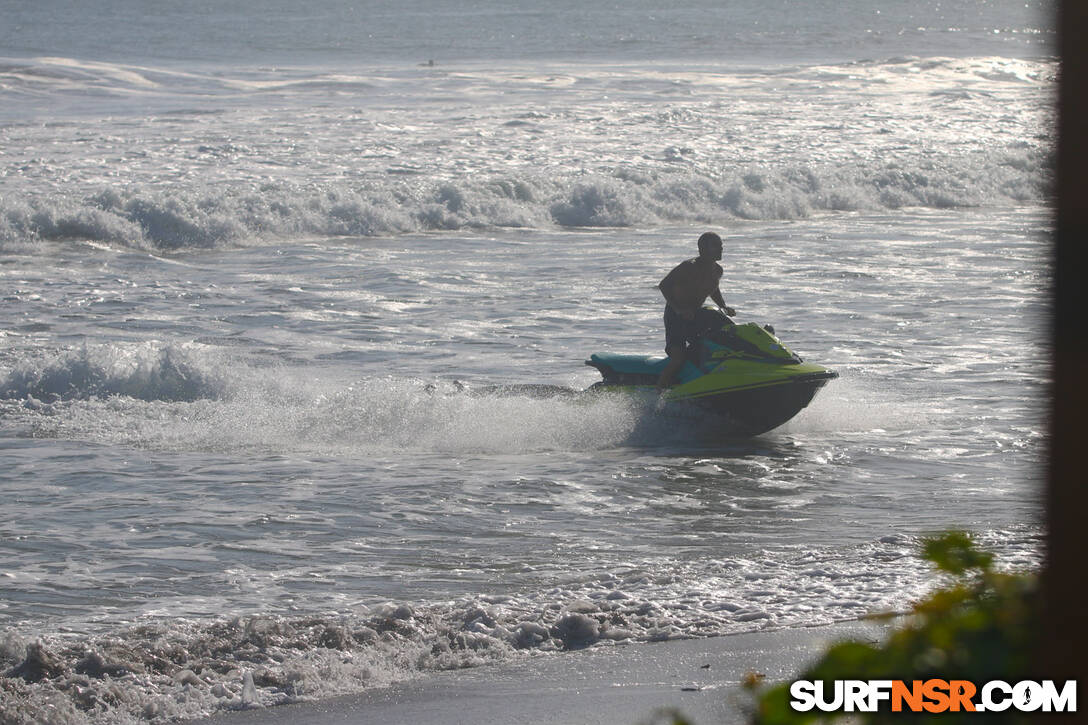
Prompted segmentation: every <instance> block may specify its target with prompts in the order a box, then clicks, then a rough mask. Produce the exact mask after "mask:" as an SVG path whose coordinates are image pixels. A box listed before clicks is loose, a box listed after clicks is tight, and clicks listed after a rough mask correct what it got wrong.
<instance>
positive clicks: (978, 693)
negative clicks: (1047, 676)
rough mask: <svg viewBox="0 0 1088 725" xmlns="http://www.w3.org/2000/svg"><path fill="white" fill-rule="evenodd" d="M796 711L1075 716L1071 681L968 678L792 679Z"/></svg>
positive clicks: (1072, 681)
mask: <svg viewBox="0 0 1088 725" xmlns="http://www.w3.org/2000/svg"><path fill="white" fill-rule="evenodd" d="M790 697H792V698H793V699H792V700H790V706H791V707H792V708H793V709H794V710H796V711H797V712H809V711H810V710H812V709H813V708H816V709H818V710H821V711H823V712H836V711H844V712H877V711H879V710H885V709H887V710H890V711H891V712H929V713H938V712H980V713H981V712H1004V711H1005V710H1008V709H1009V708H1013V709H1015V710H1019V711H1020V712H1076V711H1077V683H1076V681H1075V680H1067V681H1065V682H1064V683H1062V684H1060V685H1059V684H1058V683H1055V682H1054V681H1053V680H1042V681H1041V682H1034V681H1031V680H1024V681H1022V682H1015V683H1009V682H1003V681H1001V680H991V681H990V682H987V683H985V684H983V685H981V686H979V685H976V684H975V683H973V682H970V681H968V680H937V679H932V680H911V681H905V680H834V681H833V682H824V681H822V680H816V681H812V680H798V681H796V682H794V683H793V684H791V685H790Z"/></svg>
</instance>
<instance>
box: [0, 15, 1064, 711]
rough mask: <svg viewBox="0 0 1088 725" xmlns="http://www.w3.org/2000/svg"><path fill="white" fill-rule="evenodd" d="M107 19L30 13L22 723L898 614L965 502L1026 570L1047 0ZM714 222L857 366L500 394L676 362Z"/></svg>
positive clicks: (740, 259)
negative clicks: (624, 394) (777, 415)
mask: <svg viewBox="0 0 1088 725" xmlns="http://www.w3.org/2000/svg"><path fill="white" fill-rule="evenodd" d="M100 5H101V6H102V7H99V8H97V9H95V10H91V9H80V8H70V7H68V6H67V5H66V4H64V3H59V2H43V3H37V4H35V6H34V7H23V6H22V4H17V3H5V4H4V10H3V12H4V17H5V23H4V25H3V27H2V28H0V298H2V299H3V305H2V306H0V341H2V344H0V450H2V451H3V455H2V461H3V466H2V467H0V495H2V499H0V501H2V502H0V721H2V722H5V723H6V722H12V723H20V722H32V721H36V720H38V721H40V720H46V721H49V722H71V723H87V722H142V721H166V720H177V719H188V718H199V717H203V716H206V715H209V714H211V713H214V712H217V711H222V710H231V709H239V708H246V707H252V706H255V705H257V704H263V705H274V704H280V703H286V702H295V701H313V700H320V699H322V698H327V697H333V696H336V695H340V694H345V693H355V692H360V691H364V690H367V689H370V688H376V687H381V686H383V685H387V684H390V683H394V682H399V681H404V680H410V679H411V678H413V677H417V676H419V675H420V674H422V673H428V672H434V671H436V670H446V669H457V668H462V667H468V666H476V665H483V664H488V663H501V662H511V661H514V660H517V659H519V658H526V657H563V656H565V655H566V654H567V653H568V652H569V651H570V650H574V649H580V648H584V647H610V646H617V647H618V646H626V647H639V646H643V645H644V644H645V643H648V642H655V641H662V640H670V639H678V638H694V637H712V636H720V635H727V634H736V633H742V632H754V631H763V630H775V629H787V628H804V627H811V626H813V625H820V624H826V623H830V622H837V621H844V620H853V619H857V618H859V617H862V616H864V615H866V614H869V613H872V612H880V611H902V610H904V609H905V608H907V607H908V606H909V603H910V602H911V601H912V600H913V599H915V598H916V597H918V596H920V595H921V594H923V593H924V592H926V591H927V590H928V589H929V588H931V587H932V586H933V585H934V584H935V583H936V582H937V579H936V577H935V576H934V575H933V573H932V572H931V571H929V570H928V569H927V568H926V567H925V566H924V565H923V564H921V563H920V562H919V560H918V558H917V553H918V542H919V540H920V538H921V537H922V536H924V535H926V534H929V533H932V532H935V531H941V530H945V529H949V528H962V529H966V530H969V531H971V532H972V533H973V534H975V536H976V537H977V538H978V539H979V540H980V542H981V543H982V544H983V545H984V546H986V547H988V548H989V549H991V550H993V551H994V552H995V553H996V554H997V556H998V560H999V562H1000V564H1001V566H1003V567H1007V568H1031V567H1033V566H1036V565H1037V563H1038V561H1039V558H1040V553H1041V540H1042V526H1041V519H1042V515H1041V500H1040V495H1039V493H1040V485H1041V481H1042V479H1043V473H1042V470H1041V466H1042V460H1043V457H1044V447H1045V435H1044V431H1045V424H1044V420H1043V416H1044V411H1045V394H1046V386H1047V383H1048V370H1047V363H1046V360H1047V356H1048V350H1047V349H1046V341H1045V336H1046V329H1047V325H1048V320H1049V311H1048V308H1047V301H1046V296H1045V292H1046V289H1047V287H1048V285H1049V281H1050V276H1051V269H1050V268H1049V241H1048V235H1049V233H1050V231H1051V224H1052V222H1051V214H1050V209H1049V204H1050V196H1049V194H1050V189H1051V185H1052V182H1053V150H1054V135H1053V114H1052V100H1053V92H1054V78H1055V75H1056V73H1057V65H1056V62H1055V60H1054V59H1053V57H1052V53H1051V46H1052V43H1053V22H1052V20H1051V18H1050V15H1049V13H1050V11H1051V9H1052V8H1051V6H1050V4H1049V3H1026V4H1025V3H1023V2H1017V3H1013V2H984V3H976V2H953V3H948V2H945V3H940V4H937V3H921V4H912V6H911V7H910V8H903V7H899V8H886V7H880V6H877V5H875V4H871V3H865V2H861V1H860V0H855V1H854V2H850V3H846V4H845V5H844V4H843V3H821V2H814V3H811V5H810V7H808V9H807V12H806V13H797V12H789V7H790V5H789V4H788V3H776V2H766V1H764V2H758V3H757V2H740V3H731V4H729V5H728V6H722V5H720V4H718V3H712V2H694V1H693V2H687V3H679V4H676V7H670V8H660V7H655V6H653V5H651V4H650V3H646V2H633V3H629V4H627V6H625V8H624V9H623V10H616V9H613V8H608V7H605V6H603V5H596V4H590V5H588V6H585V5H584V4H582V3H566V2H557V3H554V4H549V6H548V7H546V8H540V7H537V6H536V5H535V4H531V3H503V4H502V5H501V7H500V6H499V5H497V4H491V3H483V2H482V3H478V4H470V6H465V7H457V8H453V7H451V6H449V5H447V4H444V3H439V2H437V1H436V0H418V1H416V2H409V3H406V4H403V5H402V6H398V8H397V9H395V10H394V9H389V8H384V7H382V6H381V4H380V3H368V2H363V3H350V4H349V3H340V2H335V1H333V0H329V1H328V2H318V3H314V4H312V7H310V8H297V7H294V6H293V5H291V4H289V3H286V2H282V3H281V2H273V3H269V4H268V5H267V7H266V8H265V9H264V10H263V11H262V12H261V13H256V12H254V11H252V10H251V9H250V8H249V7H248V6H247V4H246V3H242V2H225V3H218V4H216V5H215V6H214V7H212V6H209V7H206V8H204V9H203V10H201V9H193V8H172V9H164V10H162V11H161V12H156V13H150V12H140V7H139V4H138V3H135V2H133V1H130V0H110V2H107V3H103V4H100ZM844 7H845V9H844ZM708 229H711V230H714V231H717V232H718V233H720V234H721V235H722V237H723V239H724V240H725V254H724V259H723V262H722V264H723V266H724V267H725V276H724V278H723V285H722V290H723V294H724V296H725V300H726V302H727V303H729V304H730V305H731V306H733V307H735V308H736V309H737V311H738V319H739V320H741V321H756V322H759V323H761V324H762V323H771V324H773V325H774V326H775V329H776V331H777V333H778V335H779V336H780V337H781V338H782V339H783V341H785V342H786V343H787V344H788V345H789V346H790V347H791V348H792V349H794V350H795V351H796V352H798V353H799V354H800V355H801V356H802V357H804V358H805V359H806V360H810V361H812V362H816V363H818V364H821V365H826V366H828V367H830V368H832V369H834V370H835V371H837V372H838V373H839V374H840V378H839V379H838V380H835V381H832V382H831V383H830V384H829V385H828V386H827V387H826V388H825V389H824V390H823V391H822V392H821V393H820V395H819V396H817V398H816V400H815V401H814V403H813V404H812V405H811V406H810V407H809V408H808V409H806V410H805V411H803V412H802V413H801V414H800V415H799V416H798V417H797V418H795V419H794V420H793V421H791V422H790V423H789V424H787V425H786V426H785V427H783V428H781V429H779V430H777V431H773V432H771V433H768V434H766V435H764V436H760V437H758V438H754V439H749V440H729V441H714V442H707V441H706V440H704V439H703V438H702V437H700V436H699V435H698V433H699V431H698V421H692V420H685V421H677V420H676V419H664V418H663V417H662V416H661V415H660V411H659V410H658V409H657V408H656V407H655V406H654V405H653V403H652V401H649V402H647V401H638V400H631V399H627V398H613V397H608V396H604V397H599V396H595V397H592V398H585V397H579V396H560V397H546V398H541V397H535V396H532V395H529V394H527V393H526V392H525V391H524V389H521V388H517V387H510V388H509V389H507V390H505V391H504V390H502V386H518V385H523V384H542V385H550V386H559V387H563V388H570V389H572V390H582V389H584V388H586V387H588V386H589V385H590V384H592V383H593V382H595V380H596V379H597V378H596V375H597V374H596V372H595V371H594V370H592V369H591V368H588V367H586V366H584V365H583V361H584V360H585V359H587V358H588V357H589V355H590V354H592V353H594V352H605V351H614V352H631V353H654V354H661V353H662V352H663V351H662V349H661V348H662V347H663V344H664V336H663V331H662V329H661V311H662V301H661V298H660V293H659V292H658V290H657V289H656V288H655V285H656V283H657V282H658V281H659V280H660V279H661V277H662V276H664V274H665V273H666V272H667V271H668V270H669V269H670V268H671V267H672V266H673V265H675V264H676V263H677V262H679V261H681V260H682V259H685V258H688V257H690V256H693V255H694V254H695V239H696V238H697V237H698V235H699V234H700V233H702V232H703V231H706V230H708ZM495 386H499V387H498V388H496V387H495Z"/></svg>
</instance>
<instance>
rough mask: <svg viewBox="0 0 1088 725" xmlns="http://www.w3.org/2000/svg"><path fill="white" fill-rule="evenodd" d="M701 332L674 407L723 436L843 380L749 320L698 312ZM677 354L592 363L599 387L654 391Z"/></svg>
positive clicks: (774, 419)
mask: <svg viewBox="0 0 1088 725" xmlns="http://www.w3.org/2000/svg"><path fill="white" fill-rule="evenodd" d="M696 318H697V321H698V324H697V325H696V327H697V329H699V330H700V335H699V337H698V339H697V342H696V344H694V345H692V346H690V347H689V348H688V349H687V351H686V353H685V357H684V359H683V360H682V361H681V365H680V370H679V372H677V373H676V375H675V380H676V382H677V384H676V385H675V386H674V387H671V388H669V389H668V390H667V391H666V392H664V393H663V395H662V397H663V399H664V401H665V402H666V404H667V406H668V407H669V408H672V409H678V410H682V409H687V410H688V411H690V412H692V413H695V414H696V415H698V416H699V417H700V418H701V419H702V420H703V421H704V422H705V423H706V424H707V425H708V426H713V427H714V428H716V429H717V431H718V432H719V433H720V434H721V435H726V436H754V435H759V434H760V433H765V432H766V431H769V430H771V429H772V428H777V427H778V426H780V425H782V424H783V423H785V422H786V421H787V420H789V419H790V418H792V417H793V416H795V415H797V413H799V412H800V411H801V410H802V409H803V408H805V406H807V405H808V404H809V403H810V402H811V401H812V399H813V397H815V395H816V393H817V391H819V389H820V388H822V387H823V386H824V385H826V384H827V381H828V380H832V379H834V378H837V377H838V373H835V372H833V371H831V370H828V369H827V368H824V367H821V366H820V365H814V364H812V363H806V362H804V361H803V360H801V358H800V357H798V356H797V355H795V354H794V353H793V352H792V351H791V350H790V349H789V348H787V347H786V346H785V345H784V344H782V342H781V340H779V339H778V338H777V337H775V336H774V333H773V330H772V328H769V327H760V326H759V325H757V324H756V323H754V322H749V323H746V324H742V325H737V324H734V323H733V321H732V320H730V319H729V318H728V317H726V316H725V315H724V314H722V313H721V312H719V311H717V310H713V309H709V308H703V309H701V310H700V311H699V312H698V313H697V314H696ZM668 364H669V358H665V357H654V356H651V355H617V354H609V353H598V354H594V355H592V356H590V359H589V360H587V361H586V365H591V366H592V367H595V368H597V370H599V371H600V373H601V377H602V378H603V380H601V381H600V382H598V383H594V384H593V386H591V388H590V389H591V390H595V391H607V390H628V391H652V390H653V389H654V388H655V386H656V384H657V381H658V378H659V377H660V376H661V373H662V371H664V370H665V367H666V366H667V365H668Z"/></svg>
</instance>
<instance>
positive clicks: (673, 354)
mask: <svg viewBox="0 0 1088 725" xmlns="http://www.w3.org/2000/svg"><path fill="white" fill-rule="evenodd" d="M666 352H667V353H668V354H669V364H668V365H666V366H665V369H664V370H662V371H661V375H660V376H659V377H658V378H657V389H658V390H664V389H665V388H668V387H670V386H671V385H672V379H673V377H674V376H675V375H676V373H678V372H680V368H682V367H684V348H682V347H671V348H669V349H668V350H666Z"/></svg>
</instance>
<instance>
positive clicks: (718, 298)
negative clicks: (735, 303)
mask: <svg viewBox="0 0 1088 725" xmlns="http://www.w3.org/2000/svg"><path fill="white" fill-rule="evenodd" d="M710 299H712V300H714V304H716V305H717V306H718V307H721V308H722V311H723V312H724V313H725V314H727V315H729V316H730V317H732V316H734V315H735V314H737V311H736V310H734V309H733V308H732V307H730V306H729V305H727V304H725V300H724V299H722V290H721V287H715V288H714V291H713V292H711V293H710Z"/></svg>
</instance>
